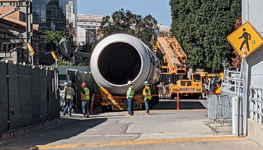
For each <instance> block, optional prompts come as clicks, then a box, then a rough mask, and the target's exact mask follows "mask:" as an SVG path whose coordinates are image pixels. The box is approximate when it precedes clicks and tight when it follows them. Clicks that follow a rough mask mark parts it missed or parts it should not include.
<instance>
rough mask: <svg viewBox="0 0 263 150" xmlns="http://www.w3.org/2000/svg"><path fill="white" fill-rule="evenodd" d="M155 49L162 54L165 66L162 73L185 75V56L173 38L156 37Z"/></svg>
mask: <svg viewBox="0 0 263 150" xmlns="http://www.w3.org/2000/svg"><path fill="white" fill-rule="evenodd" d="M156 46H157V48H158V49H159V50H160V51H161V52H162V54H163V59H164V63H165V65H163V66H162V70H163V73H165V74H175V75H185V74H186V73H187V69H186V62H187V56H186V54H185V52H184V51H183V49H182V47H181V46H180V44H179V43H178V41H177V40H176V38H175V37H172V38H170V37H167V36H158V37H157V42H156Z"/></svg>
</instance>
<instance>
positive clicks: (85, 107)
mask: <svg viewBox="0 0 263 150" xmlns="http://www.w3.org/2000/svg"><path fill="white" fill-rule="evenodd" d="M86 86H87V85H86V83H85V82H83V83H81V87H82V91H81V102H82V112H83V117H86V118H88V117H89V102H90V97H89V89H88V88H87V87H86Z"/></svg>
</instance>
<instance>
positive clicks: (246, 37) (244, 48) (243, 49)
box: [238, 28, 251, 51]
mask: <svg viewBox="0 0 263 150" xmlns="http://www.w3.org/2000/svg"><path fill="white" fill-rule="evenodd" d="M243 31H244V33H243V34H242V36H240V37H239V38H238V39H241V38H244V41H243V42H242V44H241V46H240V48H239V50H241V51H245V50H246V48H247V51H249V44H248V40H251V35H250V34H249V33H247V32H246V28H243ZM244 44H246V47H243V46H244Z"/></svg>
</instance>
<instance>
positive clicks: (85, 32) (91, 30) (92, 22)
mask: <svg viewBox="0 0 263 150" xmlns="http://www.w3.org/2000/svg"><path fill="white" fill-rule="evenodd" d="M102 18H103V16H97V15H85V14H78V27H77V32H78V38H77V41H78V45H86V44H91V43H95V42H96V33H97V30H98V28H99V27H100V25H101V22H102Z"/></svg>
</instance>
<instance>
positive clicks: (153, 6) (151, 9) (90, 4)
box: [77, 0, 172, 26]
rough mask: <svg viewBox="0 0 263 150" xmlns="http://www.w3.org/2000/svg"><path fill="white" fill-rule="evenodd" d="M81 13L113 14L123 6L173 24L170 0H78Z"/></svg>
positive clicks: (164, 22) (169, 24)
mask: <svg viewBox="0 0 263 150" xmlns="http://www.w3.org/2000/svg"><path fill="white" fill-rule="evenodd" d="M77 2H78V3H77V4H78V13H79V14H91V15H102V16H106V15H108V16H111V15H112V13H113V12H115V11H118V10H120V9H121V8H123V9H124V10H130V11H131V12H132V13H133V14H138V15H141V16H142V17H144V16H146V15H148V14H150V15H152V16H153V17H154V18H155V19H156V20H157V21H158V24H163V25H166V26H171V22H172V19H171V13H170V5H169V0H77Z"/></svg>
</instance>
